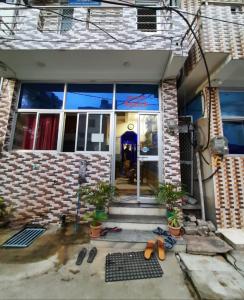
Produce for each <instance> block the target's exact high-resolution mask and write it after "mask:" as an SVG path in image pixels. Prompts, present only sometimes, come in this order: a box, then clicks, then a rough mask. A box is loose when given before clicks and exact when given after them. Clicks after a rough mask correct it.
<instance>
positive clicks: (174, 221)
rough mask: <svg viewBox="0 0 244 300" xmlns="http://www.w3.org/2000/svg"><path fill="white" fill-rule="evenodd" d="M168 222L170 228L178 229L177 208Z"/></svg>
mask: <svg viewBox="0 0 244 300" xmlns="http://www.w3.org/2000/svg"><path fill="white" fill-rule="evenodd" d="M168 222H169V225H170V226H171V227H175V228H178V227H180V210H179V209H178V208H174V209H173V211H172V213H171V216H170V217H169V218H168Z"/></svg>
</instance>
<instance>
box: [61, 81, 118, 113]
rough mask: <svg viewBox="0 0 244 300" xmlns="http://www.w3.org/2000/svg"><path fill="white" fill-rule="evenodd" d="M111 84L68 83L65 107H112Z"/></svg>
mask: <svg viewBox="0 0 244 300" xmlns="http://www.w3.org/2000/svg"><path fill="white" fill-rule="evenodd" d="M112 106H113V85H112V84H69V85H68V89H67V95H66V107H65V108H66V109H88V110H90V109H99V110H101V109H112Z"/></svg>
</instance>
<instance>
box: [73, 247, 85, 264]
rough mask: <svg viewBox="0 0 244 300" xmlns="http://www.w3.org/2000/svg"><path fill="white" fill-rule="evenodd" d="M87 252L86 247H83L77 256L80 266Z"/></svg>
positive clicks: (77, 262)
mask: <svg viewBox="0 0 244 300" xmlns="http://www.w3.org/2000/svg"><path fill="white" fill-rule="evenodd" d="M86 252H87V249H86V248H82V250H81V251H80V253H79V254H78V257H77V260H76V263H75V264H76V265H77V266H79V265H81V264H82V262H83V260H84V258H85V256H86Z"/></svg>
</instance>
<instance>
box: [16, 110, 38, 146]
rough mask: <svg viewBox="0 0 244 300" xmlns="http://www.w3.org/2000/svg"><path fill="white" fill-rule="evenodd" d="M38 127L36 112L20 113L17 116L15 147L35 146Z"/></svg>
mask: <svg viewBox="0 0 244 300" xmlns="http://www.w3.org/2000/svg"><path fill="white" fill-rule="evenodd" d="M35 127H36V114H28V113H27V114H26V113H20V114H18V116H17V121H16V128H15V135H14V141H13V149H14V150H17V149H25V150H30V149H32V148H33V143H34V137H35Z"/></svg>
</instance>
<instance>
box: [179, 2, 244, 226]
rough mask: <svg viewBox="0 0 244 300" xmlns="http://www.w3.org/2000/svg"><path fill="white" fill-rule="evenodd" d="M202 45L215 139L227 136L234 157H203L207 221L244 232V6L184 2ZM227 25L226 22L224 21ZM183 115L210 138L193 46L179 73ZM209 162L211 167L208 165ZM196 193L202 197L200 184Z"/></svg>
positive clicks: (206, 102) (206, 105)
mask: <svg viewBox="0 0 244 300" xmlns="http://www.w3.org/2000/svg"><path fill="white" fill-rule="evenodd" d="M182 5H183V8H184V9H185V10H187V11H188V12H189V13H194V14H197V16H196V17H194V16H191V20H192V24H193V27H194V30H195V32H196V33H197V35H198V38H199V40H200V43H201V45H202V48H203V51H204V54H205V57H206V60H207V63H208V68H209V72H210V77H211V84H212V88H211V126H210V133H211V134H210V135H211V139H213V138H214V137H219V136H224V137H225V138H227V140H228V147H229V154H228V155H225V156H224V158H223V160H222V159H220V158H219V159H217V160H216V157H215V155H214V154H213V153H212V152H211V147H208V149H206V150H205V151H204V152H203V156H204V157H205V159H204V158H203V157H201V166H202V177H203V179H205V178H206V179H207V178H208V177H209V176H211V174H213V173H214V172H215V171H216V169H218V170H217V171H216V172H215V175H214V176H212V177H211V178H210V179H208V180H206V181H204V182H203V193H204V198H205V212H206V217H207V218H208V219H211V220H212V221H213V222H215V223H216V224H217V226H218V228H231V227H232V228H243V227H244V156H243V154H244V123H243V120H244V111H243V107H244V77H243V70H244V60H243V58H244V27H243V23H244V6H243V1H183V2H182ZM221 20H222V21H221ZM180 77H181V78H180V80H179V81H180V83H179V90H178V92H179V102H180V103H181V104H180V105H181V109H180V110H181V114H182V115H184V116H186V115H189V116H192V117H193V121H194V123H195V125H196V132H197V134H198V135H201V134H202V135H205V141H204V142H202V144H204V145H206V136H207V133H208V116H209V114H208V110H209V100H210V96H209V91H208V88H207V86H208V83H207V75H206V70H205V67H204V64H203V59H202V57H201V55H200V51H199V48H198V47H197V45H196V43H195V42H194V41H193V42H192V45H191V50H190V51H189V56H188V58H187V60H186V62H185V65H184V68H183V69H182V71H181V74H180ZM206 161H207V162H206ZM194 194H195V196H196V197H199V189H198V184H197V183H196V184H194Z"/></svg>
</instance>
